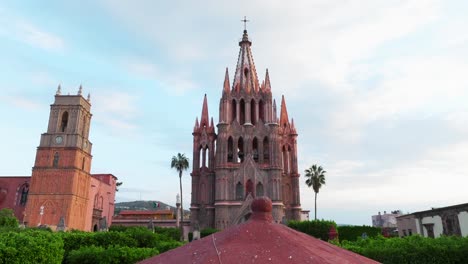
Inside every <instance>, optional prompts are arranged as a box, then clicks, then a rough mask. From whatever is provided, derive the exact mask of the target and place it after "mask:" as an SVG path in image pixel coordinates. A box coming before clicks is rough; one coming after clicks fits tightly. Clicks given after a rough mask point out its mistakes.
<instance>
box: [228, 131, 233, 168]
mask: <svg viewBox="0 0 468 264" xmlns="http://www.w3.org/2000/svg"><path fill="white" fill-rule="evenodd" d="M233 153H234V152H233V143H232V137H229V139H228V156H227V161H228V162H233Z"/></svg>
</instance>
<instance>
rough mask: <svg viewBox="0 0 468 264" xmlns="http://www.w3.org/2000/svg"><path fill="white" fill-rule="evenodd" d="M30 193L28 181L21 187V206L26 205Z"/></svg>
mask: <svg viewBox="0 0 468 264" xmlns="http://www.w3.org/2000/svg"><path fill="white" fill-rule="evenodd" d="M28 193H29V185H28V184H27V183H25V184H23V186H22V187H21V188H20V193H19V194H20V195H21V196H20V201H19V204H20V205H21V206H25V205H26V202H27V201H28Z"/></svg>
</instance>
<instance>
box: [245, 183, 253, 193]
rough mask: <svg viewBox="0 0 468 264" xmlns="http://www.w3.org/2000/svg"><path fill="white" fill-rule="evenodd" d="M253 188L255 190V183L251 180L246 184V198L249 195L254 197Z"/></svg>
mask: <svg viewBox="0 0 468 264" xmlns="http://www.w3.org/2000/svg"><path fill="white" fill-rule="evenodd" d="M253 188H254V186H253V182H252V181H251V180H248V181H247V183H246V184H245V196H247V195H249V193H250V194H252V195H253V194H254V193H253V191H254V190H253Z"/></svg>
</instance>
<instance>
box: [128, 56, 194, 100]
mask: <svg viewBox="0 0 468 264" xmlns="http://www.w3.org/2000/svg"><path fill="white" fill-rule="evenodd" d="M122 65H123V67H124V68H125V69H126V70H128V71H129V72H130V73H131V74H133V75H135V76H137V77H138V78H144V79H148V80H153V81H154V82H156V83H157V84H158V85H160V86H161V87H162V88H163V89H164V90H165V91H166V92H167V93H169V94H172V95H184V94H185V93H186V92H187V91H189V90H192V89H195V88H197V84H196V83H195V82H194V81H192V79H191V78H190V75H189V74H186V73H184V72H180V71H173V72H171V71H167V70H166V71H162V70H161V69H160V68H159V67H158V66H157V65H156V64H154V63H151V62H148V61H146V60H143V59H136V58H132V59H124V60H123V62H122Z"/></svg>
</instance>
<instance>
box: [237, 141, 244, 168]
mask: <svg viewBox="0 0 468 264" xmlns="http://www.w3.org/2000/svg"><path fill="white" fill-rule="evenodd" d="M237 162H241V163H242V162H244V140H243V139H242V137H240V138H239V141H237Z"/></svg>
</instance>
